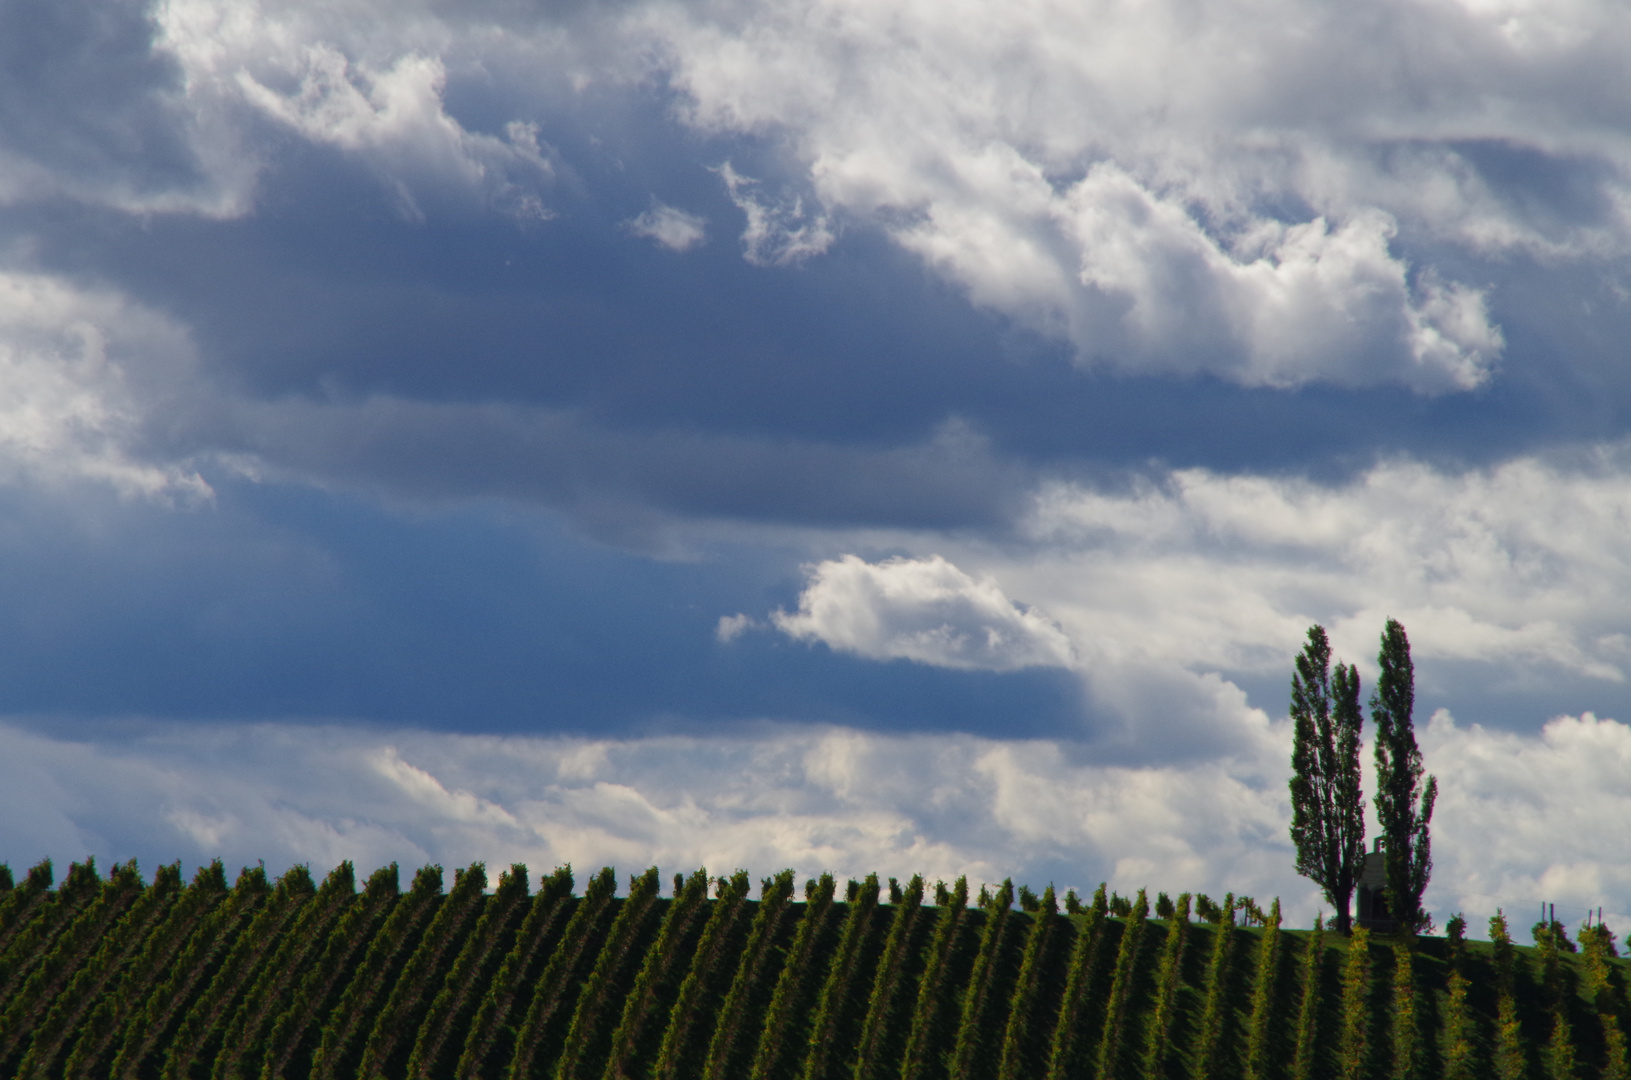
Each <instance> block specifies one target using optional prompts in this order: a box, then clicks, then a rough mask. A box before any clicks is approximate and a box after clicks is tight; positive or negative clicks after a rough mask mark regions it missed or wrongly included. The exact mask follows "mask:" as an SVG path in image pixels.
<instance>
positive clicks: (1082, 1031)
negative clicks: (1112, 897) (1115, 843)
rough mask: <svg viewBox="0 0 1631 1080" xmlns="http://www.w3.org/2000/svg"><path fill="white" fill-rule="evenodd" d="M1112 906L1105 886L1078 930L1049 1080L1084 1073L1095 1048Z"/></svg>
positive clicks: (1051, 1054) (1051, 1048)
mask: <svg viewBox="0 0 1631 1080" xmlns="http://www.w3.org/2000/svg"><path fill="white" fill-rule="evenodd" d="M1108 914H1109V903H1108V901H1106V899H1105V896H1104V886H1103V885H1102V884H1101V885H1100V886H1099V887H1098V890H1097V891H1096V892H1094V894H1093V903H1092V905H1091V906H1090V907H1089V908H1088V909H1087V917H1086V918H1085V919H1084V920H1083V921H1082V924H1081V926H1080V927H1079V928H1078V929H1077V931H1076V941H1075V944H1074V945H1073V946H1072V948H1071V951H1070V965H1069V967H1067V968H1066V969H1065V991H1064V997H1063V999H1062V1000H1061V1002H1060V1006H1059V1022H1058V1023H1057V1024H1055V1025H1054V1028H1053V1040H1052V1042H1051V1044H1050V1045H1049V1048H1048V1073H1047V1077H1048V1080H1064V1078H1065V1077H1067V1076H1073V1075H1076V1074H1077V1073H1078V1072H1080V1071H1081V1063H1082V1059H1083V1058H1084V1057H1085V1055H1086V1051H1087V1049H1088V1048H1089V1047H1090V1046H1092V1045H1093V1044H1092V1042H1091V1040H1092V1037H1093V1035H1094V1034H1096V1033H1095V1032H1094V1031H1093V1030H1092V1022H1093V1020H1094V1019H1096V1018H1097V1016H1098V1011H1097V1010H1095V1009H1092V1008H1091V1007H1090V1006H1091V1004H1092V994H1093V982H1094V979H1095V977H1096V976H1097V975H1098V969H1099V957H1100V956H1101V955H1102V954H1103V952H1104V949H1103V945H1104V938H1105V920H1106V917H1107V916H1108Z"/></svg>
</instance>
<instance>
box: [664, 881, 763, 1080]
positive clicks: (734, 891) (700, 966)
mask: <svg viewBox="0 0 1631 1080" xmlns="http://www.w3.org/2000/svg"><path fill="white" fill-rule="evenodd" d="M789 884H791V883H789ZM751 885H752V880H751V879H750V878H749V877H748V874H747V871H745V870H739V871H737V872H736V873H735V874H733V875H732V876H731V877H730V879H729V880H728V881H727V880H726V879H724V878H721V879H720V880H719V883H718V886H717V888H716V890H715V891H716V894H717V896H718V899H717V901H716V902H715V903H714V905H713V910H712V912H711V914H710V915H709V918H708V924H707V926H705V927H704V928H703V931H702V939H701V941H699V942H698V943H697V949H696V956H695V958H694V959H693V960H692V963H691V969H690V971H688V972H687V973H686V976H685V981H684V982H683V983H681V984H680V989H679V994H678V995H677V997H676V998H675V1001H674V1008H673V1009H672V1011H671V1013H670V1017H671V1018H670V1020H669V1022H668V1028H667V1030H666V1031H664V1032H663V1038H662V1047H661V1049H660V1050H659V1051H658V1055H657V1067H656V1070H655V1075H656V1076H658V1077H660V1078H665V1080H666V1078H670V1077H672V1078H679V1077H690V1076H694V1075H696V1073H697V1070H698V1069H699V1068H700V1067H701V1065H702V1061H701V1058H702V1056H703V1055H704V1054H705V1053H706V1051H707V1049H708V1046H709V1038H708V1029H709V1027H710V1026H712V1025H713V1023H714V1016H715V1015H716V1011H717V1009H718V1007H719V1006H720V1005H722V1004H723V999H724V997H725V996H726V994H727V992H728V990H727V988H728V987H729V985H730V984H731V982H732V981H733V979H734V973H735V970H736V968H737V967H738V966H739V964H738V963H737V960H738V952H739V949H740V947H741V943H740V942H739V941H738V930H739V928H740V925H741V922H742V912H743V909H744V908H745V907H746V905H747V899H748V891H749V889H750V887H751Z"/></svg>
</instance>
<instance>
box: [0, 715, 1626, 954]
mask: <svg viewBox="0 0 1631 1080" xmlns="http://www.w3.org/2000/svg"><path fill="white" fill-rule="evenodd" d="M124 735H125V737H124V738H123V739H122V740H121V741H120V742H119V743H118V744H117V745H107V746H95V745H90V744H86V743H83V742H76V741H71V740H65V739H55V738H49V737H42V736H40V735H37V734H32V733H29V732H28V731H27V730H25V729H20V728H17V727H12V726H7V727H0V746H3V747H4V749H5V754H4V755H3V756H0V761H3V762H4V764H3V765H0V777H3V779H4V780H5V783H4V785H3V786H0V790H3V791H4V792H5V794H4V795H3V796H0V805H3V806H4V808H5V809H6V813H5V814H4V815H3V817H0V821H4V823H5V824H4V825H3V826H0V843H4V844H5V848H6V850H7V852H8V853H9V857H10V858H11V861H12V864H13V869H14V870H16V869H18V868H19V867H20V865H22V864H24V863H27V862H28V861H30V860H32V859H35V858H37V857H44V856H51V855H55V856H57V857H59V858H61V857H63V853H64V852H65V851H72V852H73V853H74V854H76V855H79V854H83V853H87V852H88V853H91V854H94V855H96V856H98V858H99V859H101V860H103V861H104V862H106V861H107V860H111V859H123V858H129V857H133V856H136V857H140V859H141V860H142V863H143V865H144V867H145V868H146V869H147V870H148V871H149V872H151V870H152V867H153V865H154V864H155V863H156V862H159V861H169V860H173V859H178V858H179V859H181V860H182V861H183V862H184V863H185V864H186V865H187V866H192V865H196V864H199V863H201V862H204V861H207V860H209V859H211V858H215V857H221V858H224V859H225V860H226V861H227V862H228V864H229V868H230V867H232V866H235V865H239V864H242V863H245V862H248V863H253V862H254V861H255V860H256V859H262V858H264V859H265V860H266V862H267V866H268V868H269V869H271V870H275V871H280V870H282V869H284V868H286V867H287V866H289V865H292V864H294V863H297V862H310V863H311V864H312V865H313V866H314V867H318V868H326V867H327V866H329V865H332V864H334V863H337V862H339V861H340V860H341V859H352V860H354V861H355V862H356V863H357V864H358V866H359V868H361V869H369V868H372V867H375V866H380V865H384V864H385V863H388V862H392V861H396V862H398V863H401V864H402V865H404V866H408V867H413V866H418V865H423V864H425V863H428V862H435V863H439V864H442V865H444V866H458V865H467V864H468V863H470V862H472V861H475V860H477V859H480V860H485V861H486V862H487V864H488V865H489V866H490V867H491V866H498V865H504V864H507V863H510V862H516V861H520V862H526V863H527V864H528V865H529V867H530V868H531V870H532V871H533V872H534V873H538V872H542V871H545V870H547V869H549V868H551V867H554V866H556V865H561V864H564V863H571V864H572V865H573V867H574V868H575V869H576V870H577V871H578V872H579V873H580V874H584V873H588V872H590V871H592V870H593V869H594V868H596V867H598V866H599V865H601V864H602V863H612V864H614V865H616V867H617V868H618V870H619V871H620V873H621V876H624V877H626V876H627V875H628V874H630V873H633V872H637V871H639V870H641V869H644V868H645V867H646V866H649V865H657V866H660V867H661V868H662V869H663V870H664V871H665V872H672V871H676V870H690V869H693V868H695V867H698V866H706V867H707V868H708V869H709V870H710V871H711V872H713V873H715V874H721V873H729V872H730V871H732V870H734V869H736V868H738V867H742V868H746V869H749V870H751V871H752V872H754V873H756V874H758V875H759V876H761V877H767V876H769V875H770V874H771V873H773V872H775V871H776V870H779V869H781V868H783V867H791V868H793V869H794V870H796V871H798V873H799V874H800V876H801V877H802V876H813V875H815V874H818V873H820V872H823V871H833V872H836V873H838V874H841V875H850V876H855V877H860V876H863V875H865V874H867V873H873V872H876V873H878V874H880V875H883V876H895V877H898V878H901V879H902V880H904V879H905V878H907V877H909V876H910V875H912V874H914V873H922V874H924V875H925V876H927V877H928V878H929V879H930V880H934V879H935V878H941V879H944V880H947V881H949V880H951V879H952V878H955V877H956V876H958V875H961V874H967V875H969V877H970V878H971V880H973V881H974V882H976V883H978V882H982V881H983V882H990V883H995V882H998V881H1000V880H1002V879H1003V878H1007V877H1012V878H1013V879H1014V880H1015V881H1016V882H1018V883H1027V884H1030V885H1032V886H1033V887H1036V888H1038V889H1040V888H1041V886H1042V885H1044V884H1047V883H1048V882H1050V881H1051V882H1053V883H1055V884H1056V885H1057V886H1058V887H1059V888H1060V889H1064V888H1067V887H1073V888H1076V889H1078V890H1079V891H1084V892H1085V891H1086V890H1090V889H1092V888H1093V887H1095V886H1096V885H1097V884H1098V883H1099V882H1100V881H1106V882H1108V883H1109V884H1110V885H1111V887H1113V888H1115V889H1117V890H1119V891H1120V892H1122V893H1123V894H1125V895H1131V893H1132V892H1134V891H1136V890H1137V889H1139V888H1143V887H1146V886H1148V887H1149V888H1150V889H1151V890H1156V889H1160V890H1165V891H1168V892H1171V893H1173V894H1176V893H1177V892H1179V891H1188V890H1197V891H1208V892H1210V893H1212V894H1213V895H1217V896H1221V894H1222V893H1224V892H1226V891H1232V892H1235V893H1237V894H1242V895H1253V896H1255V897H1257V898H1258V899H1259V900H1260V901H1262V902H1264V903H1265V904H1266V903H1267V900H1268V898H1269V897H1271V896H1279V897H1280V898H1281V899H1282V900H1283V901H1284V902H1285V903H1286V905H1287V907H1288V914H1289V916H1290V917H1291V918H1292V919H1293V920H1295V921H1296V922H1297V923H1298V924H1306V923H1310V922H1312V920H1313V917H1314V915H1315V913H1316V912H1317V911H1318V910H1320V909H1321V908H1322V907H1325V905H1324V904H1323V901H1322V900H1321V899H1320V897H1319V896H1318V891H1317V890H1315V889H1313V888H1312V887H1311V886H1310V885H1309V884H1308V883H1307V882H1306V881H1303V880H1302V879H1300V878H1298V877H1297V876H1296V875H1295V874H1294V873H1293V872H1292V852H1291V848H1290V842H1289V840H1288V838H1287V826H1288V824H1289V814H1290V808H1289V804H1288V803H1287V800H1286V795H1285V786H1284V779H1283V776H1282V775H1281V769H1280V763H1281V760H1282V755H1283V753H1284V752H1285V751H1286V749H1287V746H1288V743H1287V733H1286V728H1285V725H1284V724H1283V723H1282V724H1279V725H1269V724H1268V723H1267V721H1266V718H1262V717H1260V718H1259V721H1258V731H1257V736H1258V744H1257V747H1256V748H1255V751H1254V752H1252V753H1248V754H1244V755H1236V756H1231V757H1228V758H1224V759H1220V760H1217V761H1211V762H1205V763H1196V764H1193V765H1189V766H1186V767H1184V768H1181V769H1162V768H1132V767H1125V766H1101V765H1093V764H1089V763H1082V762H1078V761H1073V760H1072V757H1071V755H1070V753H1069V752H1068V751H1067V750H1066V749H1065V748H1063V747H1061V746H1059V745H1058V744H1055V743H1051V742H1047V741H1026V742H1012V741H1002V740H992V739H982V738H978V737H974V736H959V737H953V738H944V737H928V736H918V737H906V738H902V737H891V736H882V735H874V734H866V733H861V732H856V731H849V730H843V729H830V728H813V729H805V730H789V729H783V730H772V731H768V732H760V733H759V734H757V735H754V736H740V735H739V736H733V737H708V738H696V737H683V738H675V737H668V738H651V739H639V740H621V741H613V740H597V739H583V738H573V739H560V738H556V739H547V738H532V737H512V738H495V737H490V736H486V737H484V736H453V735H430V734H426V733H419V732H407V731H398V732H382V731H377V730H375V731H367V730H358V729H354V728H346V727H339V728H336V727H309V726H301V727H295V726H288V725H280V724H257V725H247V726H242V725H234V726H218V725H203V726H191V727H187V728H175V727H170V726H151V725H144V726H141V727H138V728H136V729H134V730H131V729H128V728H127V729H126V731H125V733H124ZM1422 742H1423V748H1424V751H1425V754H1426V760H1427V766H1428V768H1429V769H1430V770H1432V771H1433V772H1435V773H1436V774H1437V775H1438V777H1439V780H1440V784H1441V789H1442V790H1443V791H1444V793H1445V794H1444V798H1443V800H1442V801H1441V803H1440V805H1439V810H1438V814H1437V816H1436V818H1435V821H1434V825H1435V830H1434V847H1433V856H1434V865H1435V873H1434V879H1433V880H1434V885H1433V889H1432V891H1431V892H1430V893H1429V894H1428V906H1429V907H1430V908H1431V909H1432V910H1433V911H1434V912H1435V914H1436V917H1437V918H1438V919H1439V921H1440V922H1441V923H1442V922H1443V920H1444V919H1445V918H1446V917H1447V916H1448V915H1449V914H1450V913H1451V912H1453V911H1464V912H1465V913H1466V914H1467V915H1469V916H1470V917H1473V918H1474V920H1475V922H1474V932H1475V934H1476V933H1478V932H1479V931H1480V930H1481V927H1482V920H1483V919H1484V918H1486V917H1487V916H1488V915H1490V914H1493V913H1494V911H1495V909H1496V908H1497V907H1504V908H1505V909H1506V910H1507V911H1508V913H1509V914H1511V915H1512V916H1513V917H1514V918H1515V919H1518V920H1520V921H1521V920H1522V919H1523V918H1525V917H1526V914H1527V912H1528V911H1530V910H1532V907H1533V905H1534V904H1535V903H1538V902H1540V901H1541V900H1549V901H1551V902H1553V903H1556V904H1557V906H1558V910H1559V912H1560V914H1565V915H1566V917H1567V918H1568V919H1569V920H1570V922H1571V923H1572V922H1574V921H1576V920H1577V919H1583V918H1584V916H1585V912H1586V911H1587V910H1592V909H1595V908H1596V907H1599V906H1600V907H1604V908H1605V914H1606V915H1607V917H1608V918H1609V919H1610V920H1615V921H1623V920H1624V919H1625V918H1626V917H1627V916H1628V915H1631V912H1620V911H1619V910H1618V909H1617V908H1616V907H1615V905H1616V904H1620V905H1623V897H1624V895H1625V889H1626V886H1627V885H1628V884H1631V882H1628V881H1627V873H1626V871H1625V869H1624V866H1625V863H1626V856H1627V851H1626V850H1625V848H1626V844H1627V842H1626V841H1623V840H1618V839H1616V837H1617V835H1618V834H1617V833H1616V832H1615V831H1614V830H1607V831H1604V830H1602V829H1601V828H1600V824H1599V823H1601V822H1603V821H1607V820H1618V816H1619V815H1621V814H1623V813H1624V811H1625V809H1626V806H1627V802H1628V800H1631V786H1628V783H1627V781H1626V779H1625V778H1626V776H1627V775H1628V771H1627V768H1626V765H1627V763H1628V761H1631V729H1627V728H1626V727H1625V726H1624V725H1622V724H1619V723H1617V722H1615V721H1612V720H1598V719H1596V718H1595V717H1592V716H1590V715H1587V716H1583V717H1561V718H1558V719H1556V720H1553V721H1552V722H1550V723H1549V724H1547V726H1546V727H1545V728H1544V730H1543V731H1541V732H1540V733H1539V735H1538V736H1536V735H1528V736H1519V735H1510V734H1501V733H1496V732H1489V731H1485V730H1484V729H1482V728H1479V727H1478V726H1476V725H1472V726H1460V725H1457V724H1456V723H1455V721H1454V720H1452V719H1451V718H1450V717H1449V716H1448V715H1447V714H1439V715H1438V716H1436V717H1434V718H1433V720H1432V722H1431V724H1430V725H1427V726H1426V727H1425V728H1424V730H1423V732H1422ZM1372 828H1373V829H1374V824H1373V825H1372ZM1326 910H1328V908H1326ZM1480 936H1481V935H1480Z"/></svg>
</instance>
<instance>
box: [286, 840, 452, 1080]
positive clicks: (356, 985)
mask: <svg viewBox="0 0 1631 1080" xmlns="http://www.w3.org/2000/svg"><path fill="white" fill-rule="evenodd" d="M389 869H392V870H394V869H395V864H392V866H391V867H390V868H389ZM370 880H372V879H370ZM441 895H442V868H441V867H440V866H425V867H421V868H420V869H419V870H418V872H416V873H415V874H414V876H413V885H412V886H411V887H410V888H409V890H408V895H407V896H406V897H404V898H402V899H401V900H400V901H392V902H391V903H390V914H389V915H387V916H386V918H385V922H384V924H383V925H382V926H381V928H380V929H379V931H378V932H377V933H376V934H375V935H374V937H373V939H372V940H371V941H370V942H369V943H368V951H367V952H366V953H365V954H364V956H363V959H362V963H361V965H360V966H358V967H357V969H356V971H355V972H354V973H353V974H352V975H351V977H350V978H349V979H348V980H347V981H346V985H345V989H344V990H342V991H341V992H340V1002H339V1005H338V1006H336V1008H335V1009H334V1011H333V1012H332V1013H330V1014H329V1017H328V1019H327V1020H326V1021H325V1022H324V1024H323V1029H322V1033H321V1034H320V1035H319V1036H318V1043H317V1048H316V1049H315V1050H314V1051H313V1052H312V1062H311V1076H312V1077H313V1078H314V1080H337V1078H339V1077H350V1076H353V1075H355V1070H356V1068H357V1064H358V1062H359V1061H360V1059H361V1057H362V1052H363V1049H364V1047H365V1045H366V1040H367V1038H368V1035H369V1033H370V1032H371V1031H372V1030H373V1027H374V1022H375V1019H376V1018H377V1017H378V1015H379V1010H380V1009H381V1008H383V1007H384V1005H385V1002H386V999H387V997H388V996H389V995H390V993H391V988H392V987H393V986H394V985H395V984H396V981H397V976H398V974H399V973H400V971H401V969H402V967H403V965H405V964H406V963H407V961H408V958H409V956H410V955H411V953H412V951H413V949H414V946H415V945H416V944H417V943H418V936H419V933H420V931H421V930H422V929H423V928H424V925H425V923H427V922H428V921H429V920H430V918H431V916H432V915H433V913H434V912H435V910H436V909H435V905H436V903H437V902H438V901H439V900H440V899H441Z"/></svg>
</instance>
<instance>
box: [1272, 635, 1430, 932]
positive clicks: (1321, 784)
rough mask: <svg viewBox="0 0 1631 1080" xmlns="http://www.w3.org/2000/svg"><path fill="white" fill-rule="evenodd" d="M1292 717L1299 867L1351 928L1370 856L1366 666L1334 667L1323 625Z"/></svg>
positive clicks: (1299, 676) (1297, 676)
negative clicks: (1363, 694)
mask: <svg viewBox="0 0 1631 1080" xmlns="http://www.w3.org/2000/svg"><path fill="white" fill-rule="evenodd" d="M1401 633H1402V631H1401ZM1291 720H1292V745H1291V841H1292V843H1294V844H1296V845H1297V873H1299V874H1301V875H1302V876H1303V877H1306V878H1308V879H1309V880H1311V881H1313V882H1314V884H1316V885H1318V886H1319V887H1320V888H1322V889H1324V890H1325V898H1326V899H1327V900H1329V901H1330V902H1331V904H1332V906H1333V907H1335V908H1336V929H1337V931H1338V932H1339V933H1343V934H1346V933H1348V931H1349V927H1350V925H1351V916H1350V914H1349V903H1350V901H1351V900H1352V899H1353V892H1354V887H1355V885H1356V884H1357V883H1358V878H1359V872H1360V870H1361V868H1362V867H1363V866H1364V863H1365V800H1364V798H1363V797H1362V796H1363V794H1364V793H1363V791H1362V790H1361V789H1360V771H1359V732H1360V728H1361V726H1362V725H1363V724H1364V714H1363V713H1362V712H1361V710H1360V707H1359V672H1358V671H1356V670H1355V669H1353V668H1352V667H1349V666H1348V665H1347V664H1338V665H1337V666H1336V671H1335V672H1334V673H1333V672H1332V671H1331V644H1330V642H1329V641H1328V640H1326V637H1325V628H1324V627H1322V626H1317V625H1316V626H1310V627H1309V628H1308V643H1307V644H1306V645H1304V646H1303V651H1302V653H1301V654H1299V655H1298V657H1297V660H1296V668H1295V671H1294V672H1293V673H1292V676H1291ZM1411 745H1412V746H1414V745H1415V744H1414V742H1412V744H1411ZM1378 754H1380V751H1378Z"/></svg>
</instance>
